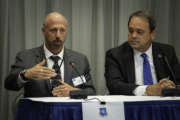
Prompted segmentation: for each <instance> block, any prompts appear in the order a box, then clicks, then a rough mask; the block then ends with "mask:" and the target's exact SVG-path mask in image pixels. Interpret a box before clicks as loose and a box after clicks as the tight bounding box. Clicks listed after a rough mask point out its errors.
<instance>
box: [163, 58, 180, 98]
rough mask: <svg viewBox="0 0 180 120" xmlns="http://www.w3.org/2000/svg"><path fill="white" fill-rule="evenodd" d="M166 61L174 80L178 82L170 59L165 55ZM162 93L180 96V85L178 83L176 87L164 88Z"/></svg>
mask: <svg viewBox="0 0 180 120" xmlns="http://www.w3.org/2000/svg"><path fill="white" fill-rule="evenodd" d="M164 61H165V63H166V65H167V67H168V69H169V71H170V73H171V75H172V78H173V79H174V82H175V84H176V83H177V81H176V77H175V74H174V72H173V70H172V68H171V66H170V64H169V62H168V59H167V57H166V56H164ZM161 95H162V96H180V86H178V85H176V88H166V89H163V90H162V92H161Z"/></svg>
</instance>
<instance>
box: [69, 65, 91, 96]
mask: <svg viewBox="0 0 180 120" xmlns="http://www.w3.org/2000/svg"><path fill="white" fill-rule="evenodd" d="M69 65H70V66H71V67H72V68H73V69H74V70H75V72H76V73H77V75H78V76H79V77H80V79H81V82H82V89H80V90H73V91H70V93H69V96H70V98H71V99H86V98H87V96H88V92H87V91H85V90H83V89H84V88H85V86H86V85H85V83H84V80H83V78H82V76H81V75H80V73H79V71H78V70H77V68H76V67H75V63H74V62H69Z"/></svg>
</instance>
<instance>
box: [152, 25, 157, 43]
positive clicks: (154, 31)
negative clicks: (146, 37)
mask: <svg viewBox="0 0 180 120" xmlns="http://www.w3.org/2000/svg"><path fill="white" fill-rule="evenodd" d="M156 32H157V28H155V29H154V30H153V31H152V32H151V39H152V40H154V39H155V36H156Z"/></svg>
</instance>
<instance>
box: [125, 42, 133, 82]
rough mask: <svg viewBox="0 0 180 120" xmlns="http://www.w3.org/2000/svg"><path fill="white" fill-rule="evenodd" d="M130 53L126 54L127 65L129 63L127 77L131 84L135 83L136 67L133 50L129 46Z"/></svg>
mask: <svg viewBox="0 0 180 120" xmlns="http://www.w3.org/2000/svg"><path fill="white" fill-rule="evenodd" d="M127 50H128V52H127V54H126V58H125V63H127V67H126V68H127V70H126V71H127V73H126V74H127V76H128V80H129V82H130V83H135V66H134V54H133V49H132V48H131V47H130V46H129V44H128V49H127Z"/></svg>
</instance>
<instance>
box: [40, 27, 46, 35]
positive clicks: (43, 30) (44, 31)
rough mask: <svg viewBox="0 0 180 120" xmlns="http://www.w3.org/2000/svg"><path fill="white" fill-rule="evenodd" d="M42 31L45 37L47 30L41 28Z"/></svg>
mask: <svg viewBox="0 0 180 120" xmlns="http://www.w3.org/2000/svg"><path fill="white" fill-rule="evenodd" d="M41 31H42V33H43V35H45V33H46V30H45V28H44V27H42V28H41Z"/></svg>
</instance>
